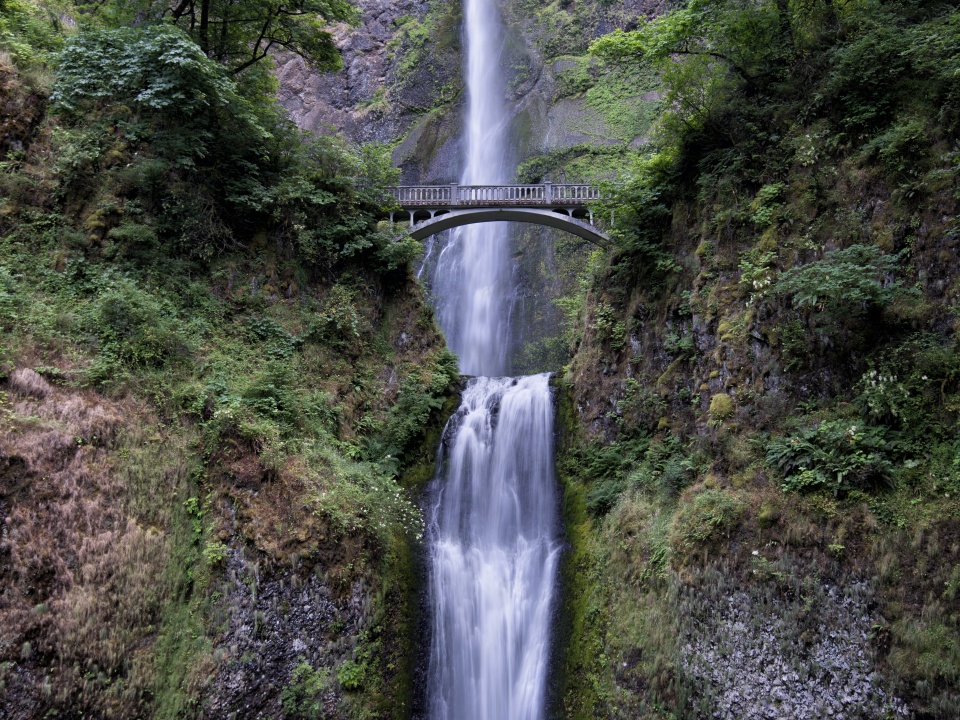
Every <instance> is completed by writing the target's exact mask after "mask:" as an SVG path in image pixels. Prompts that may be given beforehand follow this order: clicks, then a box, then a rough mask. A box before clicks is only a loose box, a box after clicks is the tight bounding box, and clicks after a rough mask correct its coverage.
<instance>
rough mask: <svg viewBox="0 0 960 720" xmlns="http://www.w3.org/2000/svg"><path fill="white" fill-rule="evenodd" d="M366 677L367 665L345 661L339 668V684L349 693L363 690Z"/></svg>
mask: <svg viewBox="0 0 960 720" xmlns="http://www.w3.org/2000/svg"><path fill="white" fill-rule="evenodd" d="M366 675H367V666H366V664H365V663H356V662H354V661H353V660H345V661H344V662H342V663H341V664H340V667H339V668H337V682H338V683H340V687H342V688H343V689H344V690H346V691H347V692H355V691H357V690H362V689H363V683H364V681H365V680H366Z"/></svg>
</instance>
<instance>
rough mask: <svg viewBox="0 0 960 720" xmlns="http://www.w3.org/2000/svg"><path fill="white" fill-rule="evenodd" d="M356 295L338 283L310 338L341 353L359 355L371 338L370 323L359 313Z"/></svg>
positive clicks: (324, 302) (311, 329)
mask: <svg viewBox="0 0 960 720" xmlns="http://www.w3.org/2000/svg"><path fill="white" fill-rule="evenodd" d="M355 293H356V291H355V290H354V289H353V288H351V287H349V286H347V285H344V284H341V283H337V284H336V285H334V286H333V287H332V288H330V291H329V292H328V293H327V297H326V298H325V299H324V301H323V305H322V306H321V307H320V310H319V312H317V313H316V316H315V320H314V322H313V324H312V326H311V328H310V330H309V332H308V333H307V335H308V337H310V338H311V339H314V340H319V341H321V342H324V343H325V344H327V345H330V346H331V347H334V348H337V349H340V350H350V351H351V352H353V353H358V352H360V350H361V349H362V348H363V345H364V343H365V342H366V338H367V336H368V335H369V334H370V331H371V327H370V322H369V321H368V320H367V318H365V317H364V316H363V315H361V314H360V313H359V312H358V311H357V307H356V296H355Z"/></svg>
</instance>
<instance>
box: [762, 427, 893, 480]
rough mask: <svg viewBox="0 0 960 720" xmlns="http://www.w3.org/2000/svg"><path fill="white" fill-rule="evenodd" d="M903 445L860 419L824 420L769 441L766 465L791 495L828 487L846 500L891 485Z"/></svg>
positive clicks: (882, 429)
mask: <svg viewBox="0 0 960 720" xmlns="http://www.w3.org/2000/svg"><path fill="white" fill-rule="evenodd" d="M900 452H901V451H900V445H899V443H898V442H897V440H895V439H894V438H893V437H892V436H891V434H890V433H889V432H888V431H886V430H885V429H884V428H880V427H875V426H870V425H865V424H864V423H862V422H860V421H858V420H824V421H822V422H820V423H819V424H817V425H816V426H815V427H808V428H803V429H801V430H799V431H797V432H795V433H793V434H791V435H788V436H784V437H775V438H772V439H770V441H769V442H768V444H767V447H766V453H767V456H766V457H767V462H768V463H769V464H770V465H773V466H775V467H777V468H779V469H780V471H781V472H782V473H783V481H782V483H781V486H782V487H783V489H784V490H787V491H795V492H796V491H804V490H810V489H817V488H824V489H828V490H832V491H833V493H834V494H835V495H841V494H845V493H847V492H849V491H850V490H854V489H857V488H864V487H870V486H871V485H876V484H877V483H889V482H890V481H891V480H892V478H893V474H894V470H895V467H896V465H895V459H896V458H898V457H899V456H900Z"/></svg>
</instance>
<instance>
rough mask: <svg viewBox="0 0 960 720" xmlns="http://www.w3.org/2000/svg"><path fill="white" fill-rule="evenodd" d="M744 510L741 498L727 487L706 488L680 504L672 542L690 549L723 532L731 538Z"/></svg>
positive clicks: (679, 547) (683, 548) (680, 547)
mask: <svg viewBox="0 0 960 720" xmlns="http://www.w3.org/2000/svg"><path fill="white" fill-rule="evenodd" d="M745 510H746V505H745V504H744V503H743V502H742V501H741V500H739V499H738V498H736V497H734V496H732V495H731V494H730V493H728V492H726V491H724V490H704V491H703V492H701V493H700V494H698V495H697V496H696V497H695V498H694V499H693V502H691V503H687V504H685V505H683V506H681V508H680V512H679V513H678V514H677V516H676V518H675V519H674V525H673V531H672V536H673V544H674V545H675V546H676V547H677V548H678V549H681V550H687V551H689V550H692V549H693V548H695V547H696V546H697V545H702V544H704V543H706V542H708V541H710V540H714V539H716V538H718V537H719V536H721V535H723V536H726V537H729V535H730V533H731V532H732V531H733V530H734V529H735V528H736V527H737V525H738V524H739V523H740V519H741V517H742V516H743V513H744V511H745Z"/></svg>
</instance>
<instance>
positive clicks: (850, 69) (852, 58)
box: [825, 13, 910, 129]
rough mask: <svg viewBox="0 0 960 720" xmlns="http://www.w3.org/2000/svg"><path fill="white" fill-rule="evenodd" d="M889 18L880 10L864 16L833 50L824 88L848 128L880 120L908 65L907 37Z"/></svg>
mask: <svg viewBox="0 0 960 720" xmlns="http://www.w3.org/2000/svg"><path fill="white" fill-rule="evenodd" d="M865 19H866V18H865ZM891 20H892V18H890V17H889V16H888V17H883V16H882V13H881V14H879V17H873V18H868V19H866V22H865V23H864V25H863V28H862V30H861V31H860V32H859V33H857V35H856V36H855V37H854V39H853V40H852V41H851V42H848V43H844V44H842V45H839V46H838V47H837V48H836V50H835V51H834V53H833V57H832V68H831V70H830V73H829V74H828V75H827V77H826V82H825V90H826V93H827V96H828V97H829V99H830V100H831V101H832V102H831V105H832V106H833V107H836V108H837V109H838V110H839V111H840V115H841V117H840V122H841V123H842V124H843V125H844V126H846V127H848V128H851V129H860V128H863V127H864V126H870V125H873V124H875V123H878V122H880V121H881V120H882V119H884V118H885V117H888V116H889V113H890V111H891V110H892V108H893V106H894V104H895V101H896V95H895V93H896V91H897V90H898V89H899V81H900V80H901V78H902V77H903V76H904V74H905V72H906V70H907V68H908V66H909V53H910V38H909V36H908V34H907V33H904V32H903V31H902V29H901V28H899V27H897V26H896V25H895V24H894V23H893V22H891Z"/></svg>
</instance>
